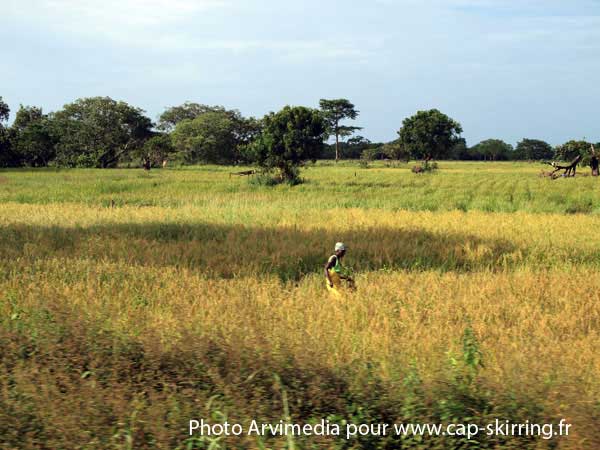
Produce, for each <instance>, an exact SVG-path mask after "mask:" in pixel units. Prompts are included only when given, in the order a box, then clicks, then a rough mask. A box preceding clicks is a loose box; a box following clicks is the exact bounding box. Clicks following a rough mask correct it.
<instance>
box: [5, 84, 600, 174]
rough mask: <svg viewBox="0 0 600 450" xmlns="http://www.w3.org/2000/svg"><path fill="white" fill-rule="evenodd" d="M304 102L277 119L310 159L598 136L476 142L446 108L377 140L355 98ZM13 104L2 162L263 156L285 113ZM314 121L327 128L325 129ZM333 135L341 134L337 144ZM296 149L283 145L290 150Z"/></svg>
mask: <svg viewBox="0 0 600 450" xmlns="http://www.w3.org/2000/svg"><path fill="white" fill-rule="evenodd" d="M289 108H290V107H286V108H284V110H289ZM297 108H299V109H302V110H305V111H308V112H310V114H311V115H310V118H309V122H311V121H312V122H311V123H312V125H310V124H308V122H307V123H303V124H302V125H300V124H299V123H295V122H294V120H296V119H294V117H297V116H294V115H293V114H292V115H289V122H279V124H280V125H278V126H281V127H282V130H284V131H286V132H293V133H295V135H294V136H295V138H294V139H295V140H294V142H296V143H299V144H294V145H300V146H302V145H304V144H302V142H304V141H303V140H302V139H297V138H298V137H300V136H305V137H306V136H308V135H310V137H311V139H312V141H311V144H310V145H311V146H312V147H311V152H310V158H308V159H313V160H315V159H325V160H327V159H334V160H340V159H354V160H356V159H361V160H367V161H373V160H383V159H391V160H410V159H425V160H430V159H448V160H463V161H524V160H525V161H526V160H532V161H535V160H563V161H565V160H571V159H573V158H574V157H576V156H577V155H581V156H583V158H584V163H587V160H588V159H589V156H590V148H591V145H592V143H590V142H586V141H583V140H575V139H573V140H570V141H568V142H566V143H564V144H562V145H557V146H552V145H550V144H549V143H547V142H545V141H544V140H542V139H532V138H523V139H522V140H521V141H519V142H518V144H517V145H516V146H513V145H511V144H509V143H506V142H505V141H503V140H501V139H496V138H490V139H486V140H483V141H481V142H479V143H477V144H475V145H472V146H469V145H468V143H467V141H466V139H465V138H463V137H462V136H461V134H462V131H463V129H462V126H461V124H460V123H459V122H458V121H455V120H454V119H452V118H450V117H448V116H447V115H445V114H443V113H442V112H440V111H438V110H437V109H432V110H429V111H418V112H417V113H416V114H415V115H414V116H412V117H409V118H406V119H404V120H403V121H402V123H399V130H398V131H397V134H398V138H397V139H395V140H393V141H390V142H371V141H370V140H369V139H367V138H365V137H363V136H361V135H360V130H361V129H362V128H361V127H359V126H350V125H347V124H346V123H348V122H347V121H353V120H356V119H357V117H358V116H359V111H358V110H357V109H356V108H355V106H354V105H353V104H352V103H351V102H350V101H348V100H347V99H331V100H326V99H322V100H321V101H320V104H319V108H306V107H297ZM10 111H11V110H10V107H9V105H7V104H6V103H5V102H4V101H3V100H2V97H1V96H0V167H47V166H54V167H98V168H110V167H117V166H119V165H120V164H129V165H131V164H135V165H141V166H144V167H146V168H150V167H157V166H160V165H161V164H163V162H164V161H173V162H178V163H180V164H227V165H235V164H255V163H257V162H258V161H257V160H256V158H255V155H256V154H257V152H256V151H255V149H254V147H256V145H257V143H261V145H263V146H264V145H265V143H266V144H269V145H272V143H269V142H267V141H269V139H271V138H270V137H265V135H264V134H265V123H267V122H269V120H270V118H273V117H275V116H276V114H275V113H270V114H267V115H266V116H265V117H264V118H262V119H257V118H254V117H244V116H243V115H242V114H241V113H240V111H238V110H235V109H226V108H225V107H223V106H210V105H203V104H199V103H193V102H185V103H183V104H181V105H177V106H172V107H167V108H166V109H165V111H164V112H163V113H162V114H161V115H160V116H159V117H158V120H157V121H156V122H153V121H152V120H151V119H150V118H149V117H147V116H146V113H145V111H144V110H143V109H141V108H137V107H135V106H132V105H130V104H128V103H126V102H123V101H116V100H113V99H111V98H110V97H87V98H81V99H77V100H75V101H74V102H72V103H68V104H66V105H64V107H63V108H62V109H60V110H58V111H55V112H50V113H45V112H44V111H43V110H42V108H41V107H36V106H24V105H20V106H19V109H18V110H17V111H16V114H15V118H14V121H13V123H12V124H10V125H9V124H8V120H9V117H10ZM282 111H283V110H282ZM277 114H279V113H277ZM307 117H308V116H307ZM286 120H288V119H286ZM317 122H319V123H318V124H317ZM315 125H318V127H317V128H318V129H319V130H321V131H319V133H317V134H314V133H315V129H316V128H315ZM303 127H304V128H303ZM309 128H310V129H309ZM272 131H273V130H271V134H270V135H269V136H272V135H273V132H272ZM311 133H313V134H311ZM332 138H335V143H333V144H330V143H328V141H329V140H330V139H332ZM313 141H318V145H317V146H315V142H313ZM596 145H597V146H598V147H599V148H600V144H596ZM275 147H276V146H275ZM270 151H274V152H277V149H276V148H271V150H270ZM289 151H290V149H289V148H286V149H283V148H282V150H281V152H282V153H283V155H284V156H285V152H289ZM263 163H264V161H263ZM263 165H264V164H263Z"/></svg>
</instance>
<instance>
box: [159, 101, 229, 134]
mask: <svg viewBox="0 0 600 450" xmlns="http://www.w3.org/2000/svg"><path fill="white" fill-rule="evenodd" d="M225 111H226V110H225V108H223V107H222V106H208V105H202V104H200V103H194V102H185V103H184V104H182V105H178V106H171V107H169V108H167V109H166V110H165V111H164V112H163V113H162V114H161V115H160V117H159V118H158V125H157V128H158V129H159V130H161V131H165V132H167V133H169V132H171V131H173V130H174V129H175V127H176V126H177V124H178V123H179V122H182V121H184V120H194V119H195V118H196V117H198V116H201V115H202V114H205V113H208V112H225Z"/></svg>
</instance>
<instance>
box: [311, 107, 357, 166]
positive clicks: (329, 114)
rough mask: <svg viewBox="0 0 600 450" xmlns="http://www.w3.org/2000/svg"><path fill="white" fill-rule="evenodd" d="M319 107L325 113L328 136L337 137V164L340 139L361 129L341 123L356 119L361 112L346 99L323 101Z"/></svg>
mask: <svg viewBox="0 0 600 450" xmlns="http://www.w3.org/2000/svg"><path fill="white" fill-rule="evenodd" d="M319 106H320V107H321V111H323V117H324V119H325V122H326V124H327V134H328V135H330V136H335V160H336V162H337V161H338V160H339V159H340V137H342V138H344V137H349V136H352V134H353V133H354V132H355V131H357V130H360V129H361V128H360V127H351V126H347V125H341V122H342V121H343V120H347V119H351V120H354V119H356V118H357V117H358V114H359V111H357V110H356V108H355V106H354V105H353V104H352V103H350V101H349V100H346V99H345V98H339V99H333V100H327V99H321V100H320V101H319Z"/></svg>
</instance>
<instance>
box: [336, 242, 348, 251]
mask: <svg viewBox="0 0 600 450" xmlns="http://www.w3.org/2000/svg"><path fill="white" fill-rule="evenodd" d="M338 250H346V246H345V245H344V243H343V242H338V243H337V244H335V251H336V252H337V251H338Z"/></svg>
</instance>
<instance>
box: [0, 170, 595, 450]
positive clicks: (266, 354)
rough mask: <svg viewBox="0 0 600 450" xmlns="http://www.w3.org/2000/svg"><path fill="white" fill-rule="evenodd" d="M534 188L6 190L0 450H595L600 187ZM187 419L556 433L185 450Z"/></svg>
mask: <svg viewBox="0 0 600 450" xmlns="http://www.w3.org/2000/svg"><path fill="white" fill-rule="evenodd" d="M541 168H543V166H541V165H539V164H527V163H466V162H460V163H459V162H442V163H440V169H441V170H440V171H439V172H438V173H434V174H426V175H415V174H412V173H411V172H410V165H401V166H399V167H385V166H383V165H379V164H375V165H374V166H373V167H371V168H368V169H364V168H361V167H359V165H358V164H356V163H353V162H345V163H341V164H339V165H337V166H336V165H334V164H327V163H318V164H317V165H315V166H309V167H307V168H305V169H304V171H303V177H304V178H305V182H304V183H303V184H302V185H299V186H295V187H289V186H277V187H266V186H260V185H258V184H255V183H253V182H252V181H251V180H248V179H247V178H245V177H236V176H230V173H231V172H235V171H238V170H243V169H240V168H233V167H217V166H202V167H182V168H170V169H166V170H155V171H154V170H153V171H151V172H150V173H143V172H142V171H140V170H137V169H119V170H85V169H76V170H59V171H57V170H51V169H47V170H31V171H27V170H2V171H0V346H1V348H0V448H2V449H13V448H19V449H20V448H24V449H33V448H47V449H59V448H64V449H71V448H77V449H146V448H147V449H151V448H159V449H194V448H195V449H204V448H212V449H217V448H221V449H225V448H252V449H254V448H257V449H258V448H265V449H266V448H270V449H280V448H296V449H305V448H306V449H312V448H336V449H360V448H368V449H371V448H373V449H375V448H390V449H392V448H440V449H443V448H514V449H525V448H536V449H538V448H547V449H550V448H559V449H593V448H600V436H599V435H598V430H599V429H600V352H599V351H598V349H599V348H600V277H599V273H600V235H599V230H600V184H599V183H600V182H599V181H598V179H595V178H592V177H587V176H581V177H577V178H575V179H558V180H554V181H552V180H548V179H546V178H540V177H539V176H538V173H539V171H540V169H541ZM337 241H344V242H345V243H346V244H347V245H348V247H349V251H348V255H347V257H346V258H345V259H346V261H345V264H346V265H347V266H349V267H350V268H351V269H352V271H353V272H354V275H355V278H356V281H357V286H358V289H357V291H356V292H353V293H348V294H347V295H345V296H344V298H342V299H332V298H330V297H329V296H328V294H327V291H326V290H325V284H324V276H323V273H322V271H323V264H324V263H325V261H326V260H327V258H328V257H329V256H330V254H331V253H332V249H333V245H334V243H335V242H337ZM288 416H289V417H288ZM200 418H205V419H209V420H211V421H212V422H214V423H224V422H225V421H229V422H237V423H241V424H244V425H246V426H247V425H248V423H250V421H251V420H253V419H255V420H259V421H262V422H273V423H276V422H279V421H280V420H282V419H283V420H291V421H293V422H294V423H311V422H315V421H318V420H321V419H322V418H326V419H327V420H330V421H331V423H345V422H344V421H349V422H356V423H367V422H369V423H378V422H386V423H399V422H405V423H407V422H414V423H423V422H433V423H437V422H440V423H441V422H475V423H478V424H486V423H488V422H491V421H493V420H494V419H496V418H499V419H501V420H510V421H511V422H516V423H523V422H525V421H526V420H529V421H530V422H532V423H533V422H536V423H546V422H548V423H555V422H558V421H560V419H566V420H567V421H568V422H569V423H571V424H572V428H571V433H570V435H569V436H568V437H563V438H556V439H552V440H545V439H541V438H531V437H510V436H478V437H477V438H476V439H474V440H471V441H467V440H465V439H460V438H457V437H449V436H440V437H436V438H433V437H429V438H422V439H419V438H416V437H397V436H388V437H386V438H381V437H374V436H364V437H358V438H355V439H351V440H346V439H343V438H335V437H319V436H297V437H294V438H292V439H290V438H289V437H288V438H286V437H282V436H264V437H256V436H240V437H229V438H226V439H213V438H208V437H198V436H196V437H190V436H189V435H188V421H189V420H190V419H200Z"/></svg>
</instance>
